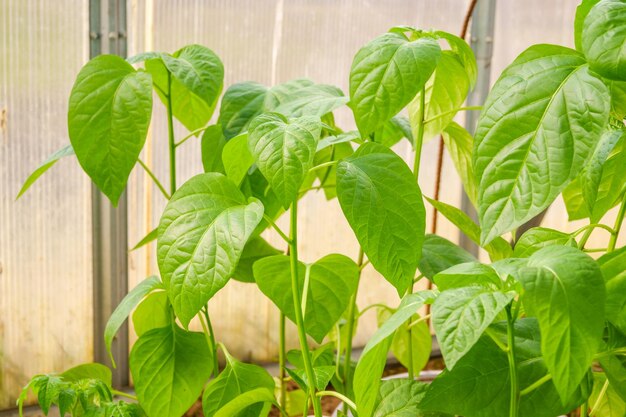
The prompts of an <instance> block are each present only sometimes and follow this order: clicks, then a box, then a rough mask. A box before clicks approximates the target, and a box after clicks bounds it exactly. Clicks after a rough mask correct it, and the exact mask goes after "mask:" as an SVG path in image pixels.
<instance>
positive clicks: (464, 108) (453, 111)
mask: <svg viewBox="0 0 626 417" xmlns="http://www.w3.org/2000/svg"><path fill="white" fill-rule="evenodd" d="M482 108H483V106H465V107H459V108H458V109H454V110H449V111H445V112H443V113H440V114H438V115H436V116H434V117H431V118H430V119H426V120H424V124H426V123H430V122H433V121H435V120H437V119H441V118H442V117H444V116H447V115H449V114H452V113H458V112H460V111H467V110H482Z"/></svg>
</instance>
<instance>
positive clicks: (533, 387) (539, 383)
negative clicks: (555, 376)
mask: <svg viewBox="0 0 626 417" xmlns="http://www.w3.org/2000/svg"><path fill="white" fill-rule="evenodd" d="M551 379H552V375H550V374H546V375H544V376H542V377H541V378H539V379H538V380H536V381H535V382H533V383H532V384H530V385H529V386H527V387H526V388H524V389H523V390H521V391H520V393H519V395H520V396H521V397H523V396H524V395H528V394H530V393H531V392H533V391H534V390H536V389H537V388H539V387H540V386H542V385H543V384H545V383H546V382H548V381H550V380H551Z"/></svg>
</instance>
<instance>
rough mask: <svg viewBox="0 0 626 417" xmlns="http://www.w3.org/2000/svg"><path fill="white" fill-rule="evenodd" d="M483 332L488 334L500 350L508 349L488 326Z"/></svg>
mask: <svg viewBox="0 0 626 417" xmlns="http://www.w3.org/2000/svg"><path fill="white" fill-rule="evenodd" d="M485 334H486V335H487V336H489V337H490V338H491V340H493V342H494V343H495V344H496V345H498V347H499V348H500V350H502V351H503V352H505V353H507V352H508V351H509V347H508V346H507V345H505V344H504V343H502V341H501V340H500V339H499V338H498V336H497V335H496V334H495V333H494V332H493V331H492V330H491V329H490V328H489V327H487V328H486V329H485Z"/></svg>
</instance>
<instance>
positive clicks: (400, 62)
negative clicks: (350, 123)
mask: <svg viewBox="0 0 626 417" xmlns="http://www.w3.org/2000/svg"><path fill="white" fill-rule="evenodd" d="M440 56H441V49H440V48H439V44H438V43H437V41H436V40H435V39H433V38H429V37H423V38H419V39H417V40H415V41H409V40H408V39H407V38H406V36H404V35H403V34H398V33H385V34H384V35H381V36H379V37H377V38H376V39H374V40H372V41H371V42H369V43H368V44H367V45H365V46H363V47H362V48H361V49H360V50H359V52H357V54H356V56H355V57H354V60H353V61H352V68H351V69H350V106H351V107H352V110H353V112H354V117H355V119H356V123H357V126H358V127H359V130H360V131H361V134H362V135H363V136H366V135H368V134H369V133H371V132H374V131H375V130H376V129H378V128H379V127H381V126H382V125H383V124H384V123H385V122H386V121H388V120H389V119H391V118H392V117H393V116H395V115H396V114H397V113H398V112H400V110H402V109H403V108H404V107H405V106H406V105H407V104H409V102H410V101H411V100H412V99H413V98H414V97H415V95H416V94H417V93H418V92H419V91H420V90H421V89H422V87H424V85H425V84H426V81H428V79H429V78H430V76H431V74H432V73H433V71H434V70H435V67H436V66H437V62H438V60H439V57H440Z"/></svg>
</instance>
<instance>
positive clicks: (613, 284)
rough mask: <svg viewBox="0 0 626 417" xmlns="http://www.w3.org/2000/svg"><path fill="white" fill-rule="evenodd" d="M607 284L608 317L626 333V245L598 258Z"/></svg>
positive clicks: (606, 302)
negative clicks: (625, 295) (625, 296)
mask: <svg viewBox="0 0 626 417" xmlns="http://www.w3.org/2000/svg"><path fill="white" fill-rule="evenodd" d="M598 265H599V266H600V270H601V271H602V276H603V277H604V283H605V285H606V301H605V311H606V319H607V320H609V321H610V322H611V323H613V324H614V325H615V326H616V327H617V328H618V329H620V330H621V331H622V332H623V333H626V298H624V294H625V293H626V247H623V248H621V249H618V250H616V251H613V252H609V253H607V254H605V255H603V256H601V257H600V258H599V259H598Z"/></svg>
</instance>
